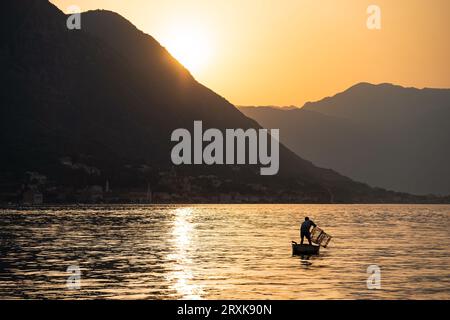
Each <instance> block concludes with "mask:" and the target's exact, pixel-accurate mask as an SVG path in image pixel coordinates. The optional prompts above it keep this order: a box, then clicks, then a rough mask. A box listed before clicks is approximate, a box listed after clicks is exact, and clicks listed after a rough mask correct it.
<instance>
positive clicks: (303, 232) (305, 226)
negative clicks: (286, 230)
mask: <svg viewBox="0 0 450 320" xmlns="http://www.w3.org/2000/svg"><path fill="white" fill-rule="evenodd" d="M311 227H316V224H315V223H314V222H313V221H312V220H309V218H308V217H305V221H304V222H303V223H302V225H301V227H300V238H301V242H300V244H303V238H305V237H306V239H308V242H309V245H311V232H310V229H311Z"/></svg>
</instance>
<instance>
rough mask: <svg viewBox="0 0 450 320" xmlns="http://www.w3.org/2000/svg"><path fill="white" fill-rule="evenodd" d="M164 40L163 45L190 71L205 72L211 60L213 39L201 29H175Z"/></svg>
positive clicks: (191, 27) (193, 27) (192, 27)
mask: <svg viewBox="0 0 450 320" xmlns="http://www.w3.org/2000/svg"><path fill="white" fill-rule="evenodd" d="M164 38H165V39H162V44H163V45H164V46H165V47H166V48H167V50H169V52H170V53H171V54H172V56H174V57H175V59H177V60H178V61H179V62H180V63H181V64H182V65H184V66H185V67H186V68H187V69H188V70H189V71H191V72H192V73H194V74H197V73H199V72H201V71H202V70H204V69H205V68H206V66H207V65H208V63H209V60H210V58H211V53H212V52H211V51H212V48H211V39H210V36H209V35H208V32H207V31H206V30H205V29H203V28H200V27H195V26H190V27H181V26H180V27H175V28H172V30H171V31H170V32H169V33H168V36H166V37H164Z"/></svg>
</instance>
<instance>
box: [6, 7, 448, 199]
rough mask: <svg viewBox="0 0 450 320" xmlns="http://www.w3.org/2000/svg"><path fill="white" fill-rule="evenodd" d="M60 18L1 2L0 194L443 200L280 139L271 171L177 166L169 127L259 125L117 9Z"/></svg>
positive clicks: (56, 11) (58, 13)
mask: <svg viewBox="0 0 450 320" xmlns="http://www.w3.org/2000/svg"><path fill="white" fill-rule="evenodd" d="M66 19H67V17H66V16H65V15H64V14H63V13H62V12H61V11H60V10H59V9H57V8H56V7H55V6H54V5H52V4H50V3H49V2H48V1H46V0H29V1H26V2H22V1H16V0H3V2H2V11H1V18H0V27H1V30H2V33H1V42H0V65H1V70H2V77H1V86H2V90H1V97H0V98H1V109H0V122H1V129H0V130H1V140H0V143H1V148H2V157H0V166H1V168H2V170H1V173H0V201H3V202H5V201H6V202H11V201H15V200H17V199H16V197H17V196H18V195H20V190H22V191H23V190H29V189H31V190H37V191H39V192H40V193H42V194H43V195H44V201H45V202H80V201H87V200H86V199H88V200H89V199H91V200H92V201H97V200H96V199H102V197H103V196H105V193H108V197H109V198H110V199H114V201H127V200H128V199H137V200H138V201H139V199H142V197H145V196H142V194H144V193H145V192H147V194H148V192H149V190H150V189H151V191H152V192H153V193H154V194H155V195H156V194H160V197H161V199H165V200H167V201H169V202H170V201H172V202H175V201H179V202H190V201H194V202H195V201H204V199H212V200H211V201H217V199H221V198H218V196H219V195H220V196H222V195H225V196H224V197H223V199H225V200H224V201H230V202H232V201H241V200H242V201H252V202H260V201H261V202H262V201H264V202H322V203H323V202H325V203H329V202H336V203H339V202H423V201H425V202H427V201H431V202H434V201H441V200H440V199H435V198H429V197H413V196H410V195H408V194H403V193H395V192H389V191H386V190H383V189H374V188H371V187H369V186H368V185H366V184H364V183H358V182H354V181H353V180H351V179H349V178H347V177H344V176H342V175H340V174H338V173H336V172H335V171H333V170H329V169H321V168H318V167H316V166H314V165H313V164H312V163H311V162H309V161H306V160H303V159H302V158H300V157H299V156H298V155H296V154H294V153H293V152H291V151H290V150H289V149H287V148H286V147H284V146H280V173H279V174H278V175H277V176H266V177H264V176H260V175H259V166H257V167H255V166H180V167H175V166H173V165H172V164H171V161H170V150H171V148H172V147H173V144H172V143H171V142H170V135H171V132H172V131H173V130H174V129H176V128H192V125H193V121H195V120H202V121H203V124H204V127H212V128H219V129H225V128H244V129H247V128H260V126H259V125H258V124H257V123H256V122H255V121H254V120H251V119H249V118H247V117H246V116H245V115H243V114H242V113H241V112H240V111H239V110H238V109H237V108H236V107H235V106H233V105H232V104H230V103H229V102H228V101H226V100H225V99H224V98H222V97H220V96H219V95H217V94H216V93H214V92H213V91H211V90H209V89H208V88H206V87H205V86H203V85H201V84H199V83H198V82H197V81H196V80H195V79H194V78H193V77H192V76H191V74H190V73H189V72H188V71H187V70H186V69H185V68H184V67H183V66H182V65H181V64H179V63H178V62H177V61H176V60H175V59H174V58H173V57H172V56H171V55H170V54H169V53H168V52H167V51H166V50H165V49H164V48H163V47H162V46H161V45H160V44H159V43H158V42H157V41H156V40H155V39H153V38H152V37H151V36H148V35H146V34H144V33H143V32H141V31H139V30H138V29H136V27H134V26H133V25H132V24H131V23H130V22H128V21H127V20H125V19H124V18H123V17H121V16H119V15H118V14H115V13H113V12H108V11H92V12H88V13H84V14H83V15H82V29H81V30H68V29H67V27H66ZM86 194H88V195H90V196H91V198H89V197H86V198H83V195H86ZM103 199H105V198H103ZM195 199H198V200H195Z"/></svg>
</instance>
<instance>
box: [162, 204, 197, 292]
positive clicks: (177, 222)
mask: <svg viewBox="0 0 450 320" xmlns="http://www.w3.org/2000/svg"><path fill="white" fill-rule="evenodd" d="M194 212H195V210H194V208H189V207H186V208H177V209H175V210H173V213H174V221H173V230H172V234H171V235H172V238H171V239H170V242H171V244H172V246H173V251H174V252H172V253H169V254H168V256H167V259H168V260H169V261H174V267H173V269H174V270H173V271H172V272H170V273H169V274H168V275H167V280H168V281H169V283H171V288H172V289H174V290H175V291H176V292H177V294H178V295H179V296H180V298H181V299H193V300H199V299H201V298H202V294H203V287H202V286H201V285H199V284H195V283H194V275H193V271H192V266H193V264H194V261H193V260H192V258H191V255H190V252H192V251H195V243H193V242H192V235H193V233H194V232H195V229H194V224H193V222H192V218H193V215H194Z"/></svg>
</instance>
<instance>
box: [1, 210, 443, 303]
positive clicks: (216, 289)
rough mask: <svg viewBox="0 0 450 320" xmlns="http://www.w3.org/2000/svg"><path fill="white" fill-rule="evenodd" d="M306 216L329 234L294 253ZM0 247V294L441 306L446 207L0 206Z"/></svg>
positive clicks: (3, 296) (10, 296) (88, 297)
mask: <svg viewBox="0 0 450 320" xmlns="http://www.w3.org/2000/svg"><path fill="white" fill-rule="evenodd" d="M305 215H308V216H309V217H311V218H312V219H313V220H314V221H315V222H316V223H317V224H318V225H320V226H321V227H322V228H323V229H324V230H325V231H326V232H328V233H329V234H331V235H332V236H334V238H333V239H332V241H331V243H330V245H329V247H328V248H327V249H322V250H321V253H320V255H319V256H315V257H303V258H302V257H293V256H292V255H291V254H292V252H291V244H290V242H291V240H297V241H298V226H299V222H300V221H301V220H303V217H304V216H305ZM0 239H1V254H0V298H8V299H9V298H12V299H15V298H38V299H39V298H51V299H53V298H56V299H68V298H70V299H72V298H82V299H92V298H107V299H391V298H394V299H422V298H423V299H450V206H419V205H418V206H410V205H405V206H396V205H201V206H107V207H105V206H104V207H99V206H89V207H82V208H79V207H78V208H75V207H57V208H47V209H39V210H36V209H30V210H20V211H15V210H0ZM369 265H377V266H379V267H380V268H381V289H380V290H368V288H367V282H366V281H367V278H368V276H369V275H368V274H367V267H368V266H369ZM70 266H74V267H75V268H76V267H79V268H80V272H81V275H80V282H79V284H80V286H81V287H80V288H79V289H73V288H71V287H70V286H69V287H68V286H67V281H68V277H69V275H70V273H68V272H67V268H68V267H70ZM72 280H73V278H72ZM75 280H76V279H75ZM70 283H72V282H70V281H69V284H70ZM75 283H77V282H75Z"/></svg>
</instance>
